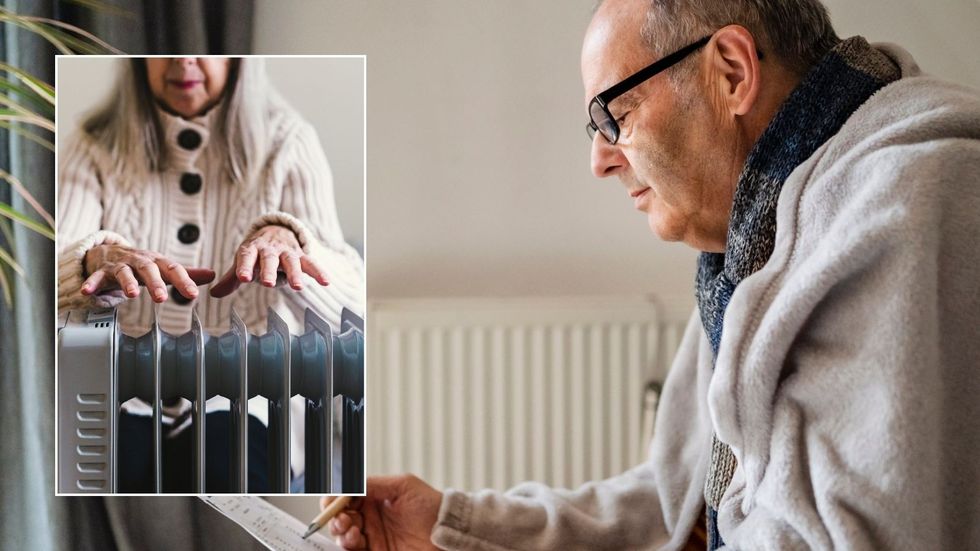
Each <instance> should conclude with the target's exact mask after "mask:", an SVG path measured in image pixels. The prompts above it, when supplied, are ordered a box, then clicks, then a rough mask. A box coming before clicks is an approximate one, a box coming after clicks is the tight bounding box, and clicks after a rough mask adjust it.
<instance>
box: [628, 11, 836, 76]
mask: <svg viewBox="0 0 980 551" xmlns="http://www.w3.org/2000/svg"><path fill="white" fill-rule="evenodd" d="M733 24H734V25H741V26H743V27H745V28H746V29H748V31H749V32H750V33H752V36H753V37H754V38H755V40H756V46H757V47H758V48H759V49H760V50H761V51H762V52H763V53H764V54H771V55H773V56H774V57H776V58H777V59H778V60H779V61H780V62H781V63H782V65H783V66H785V67H786V68H787V69H789V70H790V71H792V72H794V73H795V74H797V75H799V76H802V75H804V74H805V73H806V72H807V71H808V70H809V69H810V67H812V66H813V65H814V64H816V63H817V61H819V60H820V58H822V57H823V56H824V55H825V54H826V53H827V52H828V51H829V50H830V49H831V48H833V47H834V45H836V44H837V43H838V42H840V38H839V37H838V36H837V33H836V32H835V31H834V28H833V25H832V24H831V23H830V16H829V14H828V13H827V8H826V7H825V6H824V5H823V4H822V3H821V2H820V1H819V0H649V8H648V10H647V15H646V21H645V23H644V25H643V31H642V38H643V40H644V42H645V43H646V44H647V46H649V47H650V49H651V50H652V51H653V53H654V55H656V56H658V57H662V56H664V55H667V54H669V53H670V52H673V51H675V50H678V49H680V48H683V47H684V46H685V45H687V44H689V43H691V42H694V41H695V40H698V39H699V38H701V37H703V36H707V35H709V34H711V33H713V32H715V31H717V30H718V29H720V28H722V27H724V26H726V25H733ZM679 67H680V65H679ZM680 72H681V73H683V71H680Z"/></svg>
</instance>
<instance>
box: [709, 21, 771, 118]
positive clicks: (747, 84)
mask: <svg viewBox="0 0 980 551" xmlns="http://www.w3.org/2000/svg"><path fill="white" fill-rule="evenodd" d="M708 47H709V51H710V52H711V55H710V61H709V63H710V71H709V72H708V74H710V75H711V80H712V85H714V86H717V89H716V91H717V93H718V94H719V96H718V97H719V100H720V102H719V104H720V106H722V107H723V108H724V109H725V110H727V111H728V113H729V114H731V115H736V116H741V115H745V114H746V113H748V112H749V111H751V110H752V106H753V105H755V101H756V99H757V98H758V97H759V87H760V84H761V83H760V78H759V54H758V50H757V49H756V44H755V39H754V38H753V37H752V34H751V33H750V32H749V31H748V29H746V28H745V27H742V26H740V25H728V26H727V27H723V28H721V29H719V30H718V31H717V32H715V35H714V37H713V38H712V39H711V42H710V43H709V44H708Z"/></svg>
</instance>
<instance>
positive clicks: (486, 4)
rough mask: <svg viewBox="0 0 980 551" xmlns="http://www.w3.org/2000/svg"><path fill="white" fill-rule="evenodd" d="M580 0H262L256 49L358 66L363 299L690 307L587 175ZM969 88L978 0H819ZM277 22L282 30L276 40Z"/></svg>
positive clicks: (616, 189) (847, 29) (686, 283)
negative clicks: (649, 299)
mask: <svg viewBox="0 0 980 551" xmlns="http://www.w3.org/2000/svg"><path fill="white" fill-rule="evenodd" d="M592 4H593V0H549V1H544V0H536V1H525V2H519V1H516V0H497V1H486V0H427V1H415V2H380V1H365V2H341V1H325V0H288V1H276V2H272V1H268V0H266V1H264V2H260V3H259V4H258V8H257V14H256V43H255V45H256V49H257V51H258V52H263V53H364V54H367V55H368V205H369V207H368V208H369V220H368V240H369V245H368V247H369V248H368V257H369V267H370V270H369V276H368V277H369V296H370V297H371V298H372V299H378V298H389V297H406V296H452V295H458V296H473V295H484V296H495V295H528V294H534V295H539V294H543V295H558V294H571V295H580V294H609V293H617V294H619V293H622V294H638V293H657V294H658V295H661V296H664V297H668V298H670V299H673V300H677V301H681V302H687V303H690V304H693V299H692V297H691V295H692V291H691V289H692V277H693V261H694V257H695V255H694V253H693V252H691V251H689V250H687V249H686V248H685V247H683V246H681V245H676V244H664V243H660V242H658V241H657V240H656V238H654V237H653V236H652V235H651V234H650V232H649V231H648V230H647V227H646V223H645V220H644V218H643V217H642V216H641V215H640V214H639V213H637V212H635V211H634V210H633V208H632V204H631V201H630V200H629V198H628V197H627V196H626V194H625V192H624V191H623V188H622V187H621V185H620V184H619V183H618V182H615V181H605V180H604V181H599V180H596V179H595V178H593V177H592V176H591V175H590V174H589V169H588V151H589V147H588V143H587V141H586V138H585V133H584V131H583V126H584V124H585V122H586V118H585V113H584V103H583V97H582V95H583V94H582V87H581V83H580V80H579V67H578V63H579V60H578V55H579V47H580V41H581V38H582V33H583V31H584V29H585V26H586V25H587V23H588V20H589V17H590V9H591V6H592ZM828 5H829V7H830V10H831V14H832V18H833V20H834V22H835V24H836V25H837V27H838V29H839V31H840V33H841V34H842V35H843V36H848V35H852V34H856V33H861V34H864V35H865V36H867V37H868V38H869V39H870V40H872V41H878V40H887V41H895V42H899V43H901V44H903V45H905V46H906V47H908V48H909V49H910V50H911V51H912V53H913V54H914V55H915V56H916V57H917V58H918V60H919V62H920V64H921V65H922V66H923V67H924V68H925V69H926V70H927V71H930V72H933V73H936V74H938V75H941V76H943V77H945V78H948V79H952V80H957V81H960V82H964V83H967V84H972V85H974V86H980V62H978V61H977V59H978V57H977V50H978V45H980V44H978V38H977V34H976V30H977V29H980V2H977V1H976V0H936V1H933V2H929V3H925V2H914V1H912V0H889V1H885V0H865V1H862V2H853V1H845V0H832V1H830V2H828ZM286 29H288V32H286Z"/></svg>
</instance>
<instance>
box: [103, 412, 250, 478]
mask: <svg viewBox="0 0 980 551" xmlns="http://www.w3.org/2000/svg"><path fill="white" fill-rule="evenodd" d="M229 415H230V414H229V413H228V412H227V411H215V412H212V413H208V414H207V420H206V423H207V438H206V444H205V456H204V463H205V478H204V480H205V491H206V492H207V493H216V494H217V493H227V492H230V491H231V483H230V482H231V479H230V477H231V470H230V467H229V465H230V462H231V453H232V450H231V449H230V447H229V442H230V434H229V431H230V430H231V426H230V423H229ZM118 431H119V438H118V439H117V446H118V450H119V454H118V458H119V464H118V469H119V470H118V477H119V478H118V480H119V492H120V493H152V492H153V491H154V489H153V418H152V417H147V416H143V415H130V414H128V413H125V412H123V413H120V415H119V427H118ZM267 440H268V429H267V428H266V426H265V425H263V424H262V422H261V421H259V420H258V419H256V418H255V417H253V416H251V415H250V416H249V417H248V492H249V493H262V492H268V491H269V457H268V447H267V446H268V444H267ZM193 446H194V427H193V425H191V426H188V427H187V428H185V429H184V430H183V432H181V433H180V434H178V435H177V436H175V437H173V438H166V437H165V438H163V491H164V492H165V493H195V491H196V490H195V488H194V467H193V465H194V447H193Z"/></svg>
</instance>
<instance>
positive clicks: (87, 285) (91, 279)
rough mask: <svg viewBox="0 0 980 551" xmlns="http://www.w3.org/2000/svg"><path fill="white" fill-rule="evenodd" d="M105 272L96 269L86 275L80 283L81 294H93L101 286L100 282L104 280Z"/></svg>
mask: <svg viewBox="0 0 980 551" xmlns="http://www.w3.org/2000/svg"><path fill="white" fill-rule="evenodd" d="M105 278H106V273H105V272H104V271H103V270H96V271H95V273H93V274H92V275H90V276H88V279H86V280H85V282H84V283H82V294H83V295H92V294H95V292H96V291H98V290H99V289H100V288H101V287H102V283H103V282H104V281H105Z"/></svg>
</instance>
